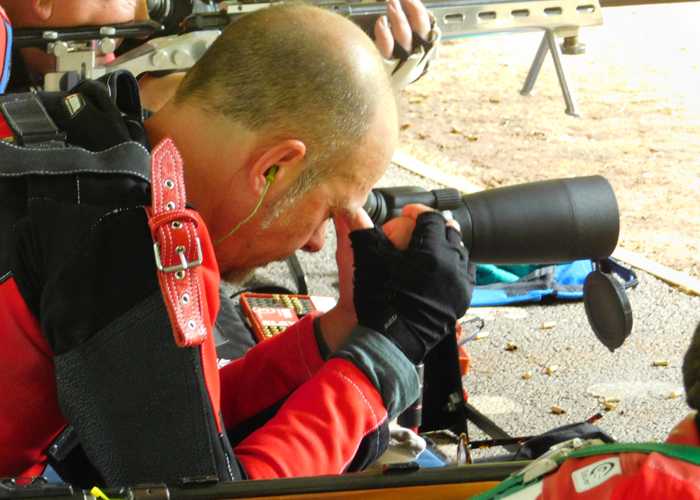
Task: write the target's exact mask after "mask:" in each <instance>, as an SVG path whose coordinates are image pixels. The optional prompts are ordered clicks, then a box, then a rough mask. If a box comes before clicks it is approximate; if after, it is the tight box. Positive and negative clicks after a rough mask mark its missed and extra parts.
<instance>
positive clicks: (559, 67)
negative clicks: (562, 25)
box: [544, 30, 581, 116]
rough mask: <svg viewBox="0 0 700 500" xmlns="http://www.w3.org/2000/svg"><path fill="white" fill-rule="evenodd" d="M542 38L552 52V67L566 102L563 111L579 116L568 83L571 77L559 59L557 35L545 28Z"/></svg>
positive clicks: (559, 49) (559, 50)
mask: <svg viewBox="0 0 700 500" xmlns="http://www.w3.org/2000/svg"><path fill="white" fill-rule="evenodd" d="M544 39H545V40H547V44H548V45H549V51H550V52H551V53H552V60H553V61H554V69H556V71H557V78H558V79H559V86H560V87H561V93H562V94H563V95H564V102H565V103H566V111H565V113H566V114H567V115H571V116H581V112H580V111H579V109H578V106H577V105H576V97H575V96H574V92H573V90H571V86H570V85H569V81H570V80H571V79H570V78H569V74H568V72H567V71H566V68H565V67H564V63H563V62H562V60H561V55H562V54H561V47H560V46H559V44H558V43H557V37H556V35H555V34H554V32H553V31H550V30H547V31H545V33H544Z"/></svg>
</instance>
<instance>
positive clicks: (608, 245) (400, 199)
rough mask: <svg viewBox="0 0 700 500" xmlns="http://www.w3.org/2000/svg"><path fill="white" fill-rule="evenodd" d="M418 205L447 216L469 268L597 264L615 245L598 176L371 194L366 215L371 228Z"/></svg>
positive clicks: (613, 202)
mask: <svg viewBox="0 0 700 500" xmlns="http://www.w3.org/2000/svg"><path fill="white" fill-rule="evenodd" d="M411 203H422V204H424V205H427V206H429V207H431V208H435V209H436V210H440V211H445V210H450V211H451V212H452V216H453V218H454V219H455V220H456V221H457V222H458V223H459V225H460V227H461V229H462V242H463V243H464V246H465V247H466V248H467V250H469V258H470V260H471V261H472V262H476V263H482V264H498V265H506V264H557V263H562V262H571V261H574V260H580V259H593V260H598V259H604V258H606V257H609V256H610V255H611V254H612V252H613V251H614V250H615V247H616V246H617V241H618V238H619V234H620V212H619V209H618V205H617V199H616V198H615V193H614V192H613V190H612V187H611V186H610V184H609V183H608V181H607V180H605V179H604V178H603V177H601V176H598V175H596V176H590V177H578V178H570V179H552V180H547V181H538V182H531V183H526V184H518V185H514V186H506V187H502V188H495V189H489V190H485V191H480V192H478V193H472V194H465V195H463V196H460V194H459V192H458V191H457V190H454V189H439V190H434V191H426V190H424V189H422V188H419V187H413V186H401V187H393V188H377V189H373V190H372V192H371V193H370V195H369V197H368V198H367V201H366V202H365V206H364V208H365V210H366V211H367V213H368V214H369V215H370V217H371V218H372V220H373V222H374V223H375V224H378V225H381V224H384V223H385V222H387V221H389V220H391V219H393V218H395V217H399V216H400V215H401V209H402V208H403V207H404V206H406V205H408V204H411Z"/></svg>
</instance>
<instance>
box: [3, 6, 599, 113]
mask: <svg viewBox="0 0 700 500" xmlns="http://www.w3.org/2000/svg"><path fill="white" fill-rule="evenodd" d="M200 3H201V1H200ZM272 3H274V2H263V3H249V2H236V1H226V2H222V3H221V6H222V7H224V8H222V9H221V10H219V11H218V12H203V13H202V12H200V13H195V14H192V15H190V16H188V17H185V18H184V19H182V21H181V22H176V25H177V26H179V28H178V29H179V31H180V33H179V34H171V35H165V36H163V34H164V33H168V32H170V31H172V30H173V28H172V26H171V27H170V28H169V29H166V28H165V27H164V26H163V25H161V24H159V23H156V22H154V21H145V22H139V23H127V24H121V25H109V26H88V27H77V28H51V29H41V28H19V29H16V30H15V39H14V44H15V46H16V47H20V48H22V47H41V48H44V49H45V50H46V51H47V52H48V53H50V54H52V55H54V56H55V57H56V68H55V71H54V72H51V73H48V74H47V75H46V76H45V78H44V88H45V90H67V89H69V88H71V87H72V86H73V85H74V84H75V83H77V82H78V81H79V80H80V79H83V78H99V77H100V76H102V75H104V74H106V73H111V72H114V71H118V70H127V71H130V72H131V73H132V74H134V75H137V76H138V75H140V74H142V73H146V72H157V71H183V70H187V69H188V68H190V67H191V66H192V65H193V64H194V63H195V62H196V61H197V60H198V59H199V58H200V57H201V56H202V54H204V52H205V51H206V50H207V49H208V48H209V46H210V45H211V43H212V42H213V41H214V40H215V39H216V37H218V36H219V35H220V34H221V31H222V30H223V29H224V28H225V27H226V26H227V25H228V24H229V23H231V22H232V21H234V20H235V19H237V18H238V17H240V16H241V15H244V14H245V13H248V12H251V11H253V10H258V9H262V8H266V7H269V6H270V5H271V4H272ZM175 4H177V2H174V3H173V5H175ZM314 4H315V5H318V6H319V7H322V8H324V9H328V10H331V11H333V12H336V13H338V14H340V15H342V16H345V17H347V18H348V19H349V20H351V21H352V22H354V23H355V24H357V25H358V26H360V27H361V28H362V29H363V30H364V31H365V32H366V33H367V34H368V35H369V36H370V37H372V36H373V32H374V24H375V22H376V20H377V19H378V18H379V17H380V16H382V15H384V14H386V2H384V1H373V2H368V3H364V2H363V3H352V2H348V1H338V0H336V1H330V2H327V1H321V2H314ZM425 6H426V7H427V9H428V10H429V11H430V12H431V13H432V14H433V16H434V17H435V20H436V24H437V26H438V27H439V28H440V30H441V31H442V38H443V40H451V39H457V38H462V37H467V36H473V35H484V34H503V33H523V32H532V31H544V36H543V39H542V43H541V45H540V48H539V49H538V51H537V54H536V56H535V59H534V61H533V63H532V66H531V68H530V72H529V74H528V76H527V78H526V81H525V84H524V86H523V89H522V90H521V93H523V94H527V93H529V92H530V91H531V90H532V87H533V86H534V83H535V80H536V78H537V75H538V73H539V70H540V68H541V66H542V63H543V61H544V58H545V56H546V54H547V51H551V52H552V58H553V60H554V64H555V67H556V69H557V76H558V77H559V83H560V86H561V88H562V93H563V95H564V100H565V102H566V105H567V109H566V112H567V113H569V114H573V115H578V114H579V111H578V108H577V106H576V102H575V98H574V96H573V93H572V92H571V89H570V85H569V77H568V75H567V73H566V70H565V68H564V66H563V64H562V62H561V57H560V56H561V54H562V53H567V54H579V53H583V52H584V50H583V48H584V47H585V46H583V44H580V43H579V42H578V35H579V29H580V28H586V27H593V26H600V25H602V24H603V16H602V13H601V8H600V3H599V1H598V0H524V1H508V0H505V1H504V0H436V1H427V2H425ZM211 9H212V10H213V7H212V8H211ZM168 17H172V13H170V14H168V13H166V14H165V15H164V16H163V18H168ZM169 23H170V24H171V25H172V24H173V22H172V21H169ZM139 37H149V40H148V41H146V42H145V43H143V44H142V45H140V46H138V47H136V48H134V49H133V50H130V51H128V52H126V53H124V54H122V55H120V56H119V57H117V58H116V59H114V60H113V61H112V62H109V63H107V64H105V65H104V66H97V65H96V64H95V52H96V51H97V50H100V51H102V52H103V53H105V54H109V53H112V52H114V51H115V48H116V41H115V39H117V38H139ZM557 37H559V38H564V43H563V45H562V46H561V47H560V45H559V44H558V42H557ZM562 51H563V52H562Z"/></svg>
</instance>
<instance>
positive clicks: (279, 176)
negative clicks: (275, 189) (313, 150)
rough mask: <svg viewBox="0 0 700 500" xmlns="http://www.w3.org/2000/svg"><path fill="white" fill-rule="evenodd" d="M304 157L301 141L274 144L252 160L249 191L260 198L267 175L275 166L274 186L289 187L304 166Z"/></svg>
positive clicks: (304, 147) (304, 149)
mask: <svg viewBox="0 0 700 500" xmlns="http://www.w3.org/2000/svg"><path fill="white" fill-rule="evenodd" d="M305 155H306V145H305V144H304V143H303V142H301V141H297V140H294V139H288V140H286V141H281V142H278V143H276V144H275V145H274V146H273V147H272V148H270V149H267V150H265V151H264V152H262V153H261V154H260V155H259V156H258V157H257V158H255V159H254V163H253V167H252V168H251V170H250V176H249V181H250V187H251V189H252V190H253V191H254V192H255V194H256V195H258V196H261V195H262V193H263V191H264V190H265V186H266V185H267V182H268V178H267V175H268V174H269V173H270V170H271V169H272V167H273V166H275V165H277V167H278V168H277V172H276V173H275V176H274V179H275V180H274V182H275V183H276V185H278V186H280V185H282V186H287V185H291V181H292V180H293V179H295V178H296V177H295V175H296V173H297V172H299V168H300V167H302V166H303V165H304V162H305V160H304V156H305Z"/></svg>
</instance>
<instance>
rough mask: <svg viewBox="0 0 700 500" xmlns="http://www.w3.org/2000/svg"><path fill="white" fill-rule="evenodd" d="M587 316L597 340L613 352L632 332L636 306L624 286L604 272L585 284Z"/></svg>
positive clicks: (597, 271)
mask: <svg viewBox="0 0 700 500" xmlns="http://www.w3.org/2000/svg"><path fill="white" fill-rule="evenodd" d="M583 303H584V305H585V306H586V316H588V322H589V323H590V324H591V328H593V331H594V332H595V335H596V337H598V340H600V341H601V342H602V343H603V344H604V345H605V347H607V348H608V349H610V352H613V351H614V350H615V349H617V348H618V347H620V346H621V345H622V344H623V343H624V341H625V339H626V338H627V337H628V336H629V334H630V332H631V331H632V306H630V301H629V298H627V294H626V293H625V289H624V287H623V286H622V284H621V283H620V282H619V281H617V280H616V279H615V278H614V277H613V276H610V275H608V274H605V273H603V272H602V271H600V270H596V271H593V272H592V273H590V274H589V275H588V276H587V277H586V281H584V283H583Z"/></svg>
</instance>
